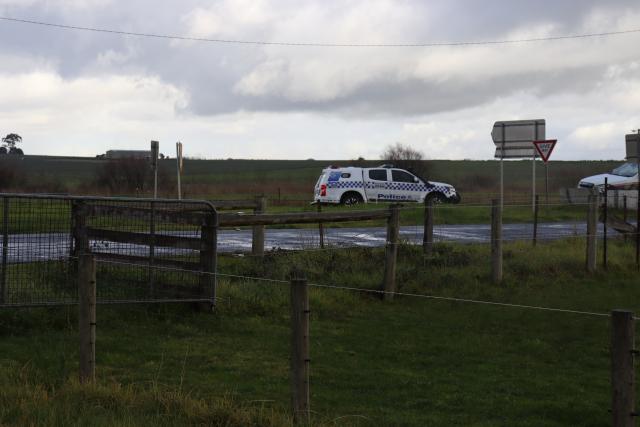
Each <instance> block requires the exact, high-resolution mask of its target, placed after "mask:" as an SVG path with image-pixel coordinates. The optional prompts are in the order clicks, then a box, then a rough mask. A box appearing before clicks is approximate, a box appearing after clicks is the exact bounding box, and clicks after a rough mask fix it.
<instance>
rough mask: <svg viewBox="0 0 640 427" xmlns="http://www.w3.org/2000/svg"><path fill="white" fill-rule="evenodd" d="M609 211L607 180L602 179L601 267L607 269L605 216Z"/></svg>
mask: <svg viewBox="0 0 640 427" xmlns="http://www.w3.org/2000/svg"><path fill="white" fill-rule="evenodd" d="M608 210H609V179H608V178H606V177H605V178H604V210H603V212H602V217H603V218H602V222H603V224H604V230H603V236H602V237H603V239H602V243H603V247H602V266H603V267H604V269H605V270H606V269H607V214H608V212H607V211H608Z"/></svg>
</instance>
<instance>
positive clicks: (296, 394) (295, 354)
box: [291, 272, 310, 424]
mask: <svg viewBox="0 0 640 427" xmlns="http://www.w3.org/2000/svg"><path fill="white" fill-rule="evenodd" d="M309 313H310V311H309V291H308V287H307V280H306V279H305V278H304V277H303V275H302V274H300V273H298V272H294V273H292V278H291V405H292V409H293V418H294V422H295V423H296V424H298V423H305V424H308V423H309V416H310V407H309V364H310V359H309Z"/></svg>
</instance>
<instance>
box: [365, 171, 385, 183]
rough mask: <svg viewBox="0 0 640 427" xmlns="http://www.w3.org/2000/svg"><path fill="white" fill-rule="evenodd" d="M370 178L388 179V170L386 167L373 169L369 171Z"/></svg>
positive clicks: (377, 179) (375, 179)
mask: <svg viewBox="0 0 640 427" xmlns="http://www.w3.org/2000/svg"><path fill="white" fill-rule="evenodd" d="M369 179H371V180H373V181H386V180H387V170H386V169H371V170H370V171H369Z"/></svg>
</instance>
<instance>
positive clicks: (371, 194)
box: [365, 169, 391, 200]
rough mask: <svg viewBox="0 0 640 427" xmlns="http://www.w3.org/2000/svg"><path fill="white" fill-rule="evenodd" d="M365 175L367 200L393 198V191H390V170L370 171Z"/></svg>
mask: <svg viewBox="0 0 640 427" xmlns="http://www.w3.org/2000/svg"><path fill="white" fill-rule="evenodd" d="M365 174H366V176H365V181H366V194H367V199H369V200H389V198H390V197H391V190H390V189H389V170H388V169H368V170H367V171H366V172H365Z"/></svg>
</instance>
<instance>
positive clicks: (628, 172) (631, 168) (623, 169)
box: [611, 163, 638, 177]
mask: <svg viewBox="0 0 640 427" xmlns="http://www.w3.org/2000/svg"><path fill="white" fill-rule="evenodd" d="M637 173H638V165H637V164H636V163H625V164H623V165H622V166H618V167H617V168H615V169H614V170H612V171H611V174H612V175H618V176H626V177H631V176H634V175H635V174H637Z"/></svg>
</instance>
